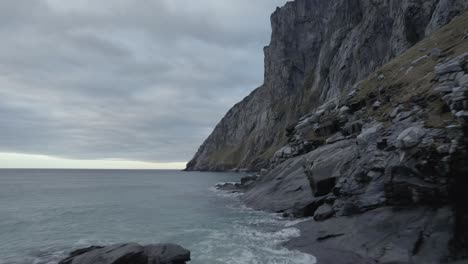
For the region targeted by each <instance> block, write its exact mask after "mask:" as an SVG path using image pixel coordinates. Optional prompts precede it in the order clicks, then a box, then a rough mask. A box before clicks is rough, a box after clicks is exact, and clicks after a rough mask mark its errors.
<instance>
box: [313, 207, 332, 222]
mask: <svg viewBox="0 0 468 264" xmlns="http://www.w3.org/2000/svg"><path fill="white" fill-rule="evenodd" d="M334 213H335V211H334V210H333V207H331V206H330V205H328V204H326V203H324V204H323V205H322V206H320V207H319V208H318V209H317V210H316V211H315V213H314V220H315V221H323V220H325V219H328V218H330V217H332V216H333V214H334Z"/></svg>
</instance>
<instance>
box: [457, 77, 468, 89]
mask: <svg viewBox="0 0 468 264" xmlns="http://www.w3.org/2000/svg"><path fill="white" fill-rule="evenodd" d="M458 84H459V85H460V86H461V87H468V74H465V75H463V76H462V77H460V79H458Z"/></svg>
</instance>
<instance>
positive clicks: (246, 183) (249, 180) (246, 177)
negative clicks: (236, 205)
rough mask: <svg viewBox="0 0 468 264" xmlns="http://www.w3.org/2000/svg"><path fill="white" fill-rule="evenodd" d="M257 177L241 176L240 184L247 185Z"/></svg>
mask: <svg viewBox="0 0 468 264" xmlns="http://www.w3.org/2000/svg"><path fill="white" fill-rule="evenodd" d="M257 179H258V177H257V176H245V177H242V178H241V184H242V185H248V184H250V183H252V182H254V181H256V180H257Z"/></svg>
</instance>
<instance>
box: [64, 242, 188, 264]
mask: <svg viewBox="0 0 468 264" xmlns="http://www.w3.org/2000/svg"><path fill="white" fill-rule="evenodd" d="M188 261H190V251H188V250H186V249H184V248H182V247H181V246H179V245H175V244H154V245H148V246H141V245H139V244H135V243H129V244H116V245H111V246H106V247H101V246H93V247H88V248H85V249H79V250H75V251H73V252H72V253H71V254H70V256H69V257H68V258H66V259H63V260H61V261H60V262H59V264H97V263H99V264H127V263H128V264H184V263H186V262H188Z"/></svg>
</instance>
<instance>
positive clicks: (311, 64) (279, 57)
mask: <svg viewBox="0 0 468 264" xmlns="http://www.w3.org/2000/svg"><path fill="white" fill-rule="evenodd" d="M467 7H468V1H466V0H427V1H422V0H421V1H415V0H411V1H410V0H402V1H393V0H390V1H389V0H337V1H323V0H295V1H292V2H288V3H287V4H286V5H285V6H284V7H282V8H278V9H277V10H276V11H275V12H274V13H273V15H272V16H271V25H272V37H271V43H270V45H269V46H267V47H265V49H264V53H265V76H264V83H263V85H262V86H260V87H259V88H257V89H256V90H255V91H253V92H252V93H251V94H250V95H249V96H247V97H246V98H245V99H244V100H242V101H241V102H240V103H238V104H236V105H235V106H234V107H233V108H232V109H231V110H229V112H228V113H227V114H226V116H225V117H224V118H223V119H222V120H221V122H220V123H219V124H218V125H217V126H216V128H215V130H214V131H213V133H212V134H211V135H210V136H209V137H208V138H207V139H206V141H205V142H204V143H203V145H202V146H201V147H200V149H199V150H198V152H197V153H196V155H195V157H194V158H193V159H192V160H191V161H190V162H189V163H188V164H187V170H230V169H249V170H257V171H258V170H260V169H261V168H264V167H267V166H268V165H269V160H270V158H272V157H273V154H274V153H275V152H276V151H277V150H278V149H279V148H280V147H281V146H282V145H284V144H285V143H287V141H288V137H287V136H288V135H287V134H289V133H290V132H291V129H292V125H294V124H295V123H297V121H298V120H299V118H300V117H301V116H303V115H304V114H306V113H309V112H310V111H311V110H314V109H316V108H317V107H318V106H320V105H322V104H323V103H324V102H327V101H330V100H331V99H335V98H338V97H339V96H340V95H342V94H345V93H347V92H349V91H351V90H353V85H354V84H355V83H356V82H358V81H359V80H362V79H364V78H366V77H367V76H368V75H369V74H370V73H372V72H373V71H375V70H376V69H377V68H378V67H380V66H382V65H384V64H385V63H387V62H388V61H390V59H392V58H394V57H396V56H398V55H400V54H401V53H402V52H404V51H405V50H407V49H408V48H409V47H411V46H413V45H414V44H416V43H417V42H418V41H420V40H421V39H423V38H424V37H425V36H428V35H430V34H431V33H433V32H434V31H435V30H436V29H438V28H440V27H441V26H442V25H445V24H447V23H448V22H449V21H450V20H451V19H452V18H453V17H455V16H456V15H457V14H459V13H460V12H461V11H462V10H464V9H466V8H467Z"/></svg>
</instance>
